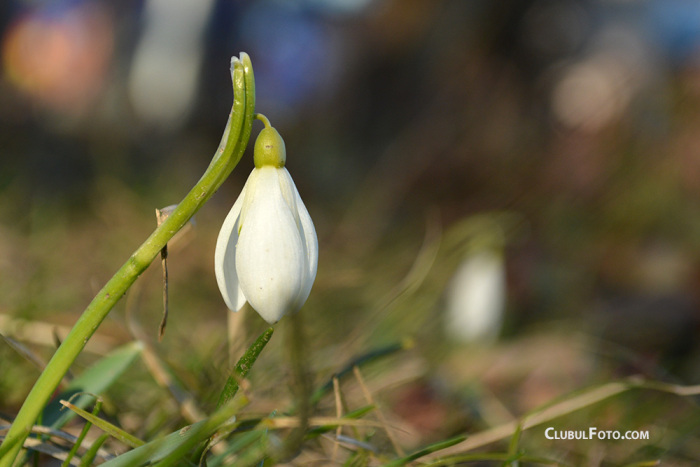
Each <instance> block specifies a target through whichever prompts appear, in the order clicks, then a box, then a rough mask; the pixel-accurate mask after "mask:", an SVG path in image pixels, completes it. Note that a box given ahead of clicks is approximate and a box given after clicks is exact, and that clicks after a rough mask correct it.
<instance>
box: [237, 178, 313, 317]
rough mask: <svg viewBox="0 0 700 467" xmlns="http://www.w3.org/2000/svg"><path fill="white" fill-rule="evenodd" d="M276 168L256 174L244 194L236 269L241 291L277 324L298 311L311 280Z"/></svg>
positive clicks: (298, 235) (260, 311) (256, 307)
mask: <svg viewBox="0 0 700 467" xmlns="http://www.w3.org/2000/svg"><path fill="white" fill-rule="evenodd" d="M280 170H281V169H277V168H275V167H262V168H260V169H255V170H254V171H253V172H257V177H256V179H255V181H254V183H250V184H249V186H248V190H247V191H246V194H245V198H246V199H245V201H244V208H243V210H244V212H243V223H242V226H241V232H240V238H239V239H238V248H237V249H236V269H237V272H238V278H239V281H240V287H241V290H243V293H244V294H245V297H246V298H247V299H248V301H249V302H250V304H251V306H252V307H253V308H254V309H255V310H256V311H257V312H258V313H259V314H260V316H262V317H263V318H264V319H265V320H266V321H267V322H269V323H275V322H277V321H279V320H280V319H281V318H282V316H284V315H285V314H286V313H288V312H290V311H297V310H296V309H293V308H294V307H296V306H297V298H298V296H299V290H300V289H301V288H302V283H303V281H304V277H305V275H306V269H307V268H306V263H307V261H306V256H305V254H304V245H305V243H306V242H305V241H302V238H301V235H300V232H299V229H298V228H297V222H296V220H295V216H294V213H293V211H292V209H291V208H290V206H289V204H288V203H287V201H286V200H285V197H284V196H283V194H282V187H281V185H280V181H279V175H278V172H279V171H280Z"/></svg>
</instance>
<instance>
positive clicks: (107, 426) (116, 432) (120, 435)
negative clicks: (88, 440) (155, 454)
mask: <svg viewBox="0 0 700 467" xmlns="http://www.w3.org/2000/svg"><path fill="white" fill-rule="evenodd" d="M61 404H63V405H64V406H65V407H68V408H69V409H71V410H72V411H73V412H75V413H76V414H78V415H80V416H81V417H83V418H84V419H85V420H87V421H88V422H90V423H92V424H93V425H95V426H96V427H98V428H99V429H100V430H102V431H104V432H105V433H109V434H110V435H111V436H112V437H114V438H116V439H118V440H119V441H121V442H122V443H124V444H126V445H127V446H131V447H132V448H136V447H139V446H143V445H144V444H146V443H145V441H142V440H140V439H138V438H137V437H136V436H134V435H132V434H131V433H127V432H126V431H124V430H122V429H121V428H119V427H117V426H114V425H112V424H111V423H109V422H108V421H106V420H103V419H101V418H100V417H97V416H95V415H93V414H91V413H90V412H88V411H86V410H83V409H81V408H80V407H76V406H75V405H73V404H71V403H70V402H67V401H64V400H62V401H61Z"/></svg>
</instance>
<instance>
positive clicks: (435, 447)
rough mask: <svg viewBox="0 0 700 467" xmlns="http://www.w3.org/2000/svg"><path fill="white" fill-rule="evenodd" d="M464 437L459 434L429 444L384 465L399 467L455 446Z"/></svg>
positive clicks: (385, 466) (386, 466)
mask: <svg viewBox="0 0 700 467" xmlns="http://www.w3.org/2000/svg"><path fill="white" fill-rule="evenodd" d="M464 439H465V437H464V436H458V437H456V438H452V439H448V440H446V441H440V442H439V443H434V444H431V445H429V446H426V447H424V448H423V449H420V450H418V451H416V452H414V453H411V454H409V455H407V456H405V457H402V458H401V459H396V460H394V461H392V462H389V463H388V464H385V465H384V467H397V466H400V465H406V464H408V463H409V462H412V461H414V460H416V459H418V458H420V457H423V456H427V455H428V454H432V453H434V452H437V451H441V450H443V449H447V448H449V447H450V446H454V445H455V444H458V443H461V442H462V441H464Z"/></svg>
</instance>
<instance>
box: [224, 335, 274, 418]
mask: <svg viewBox="0 0 700 467" xmlns="http://www.w3.org/2000/svg"><path fill="white" fill-rule="evenodd" d="M273 332H275V330H274V329H273V328H271V327H270V328H267V329H266V330H265V332H263V333H262V334H260V336H259V337H258V338H257V339H256V340H255V342H253V345H251V346H250V347H249V348H248V350H247V351H246V353H245V354H243V356H242V357H241V358H240V359H239V360H238V362H237V363H236V367H235V368H234V369H233V373H232V374H231V376H229V378H228V380H227V381H226V385H225V386H224V390H223V391H221V395H220V396H219V402H218V403H217V404H216V408H217V409H219V408H221V407H222V406H224V405H225V404H226V403H227V402H228V401H230V400H231V399H232V398H233V396H235V395H236V392H238V386H239V382H240V381H241V380H242V379H243V378H245V377H246V376H247V375H248V372H249V371H250V369H251V368H252V367H253V364H254V363H255V361H256V360H257V359H258V356H259V355H260V352H262V349H264V348H265V346H266V345H267V343H268V342H270V338H271V337H272V333H273Z"/></svg>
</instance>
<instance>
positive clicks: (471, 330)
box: [445, 248, 506, 343]
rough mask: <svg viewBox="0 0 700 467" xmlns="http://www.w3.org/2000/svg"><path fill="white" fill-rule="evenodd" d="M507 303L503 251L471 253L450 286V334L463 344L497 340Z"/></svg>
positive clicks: (448, 291)
mask: <svg viewBox="0 0 700 467" xmlns="http://www.w3.org/2000/svg"><path fill="white" fill-rule="evenodd" d="M505 304H506V273H505V264H504V259H503V253H502V252H501V251H498V250H494V249H491V248H482V249H478V250H475V251H472V252H470V253H468V254H467V256H466V258H465V259H464V260H463V261H462V263H461V264H460V265H459V267H458V268H457V271H456V272H455V274H454V275H453V276H452V280H451V281H450V283H449V284H448V287H447V292H446V308H447V310H446V311H447V316H446V320H445V326H446V332H447V335H448V336H450V337H451V338H452V339H454V340H455V341H458V342H462V343H473V342H481V343H486V342H491V341H494V340H495V339H496V338H497V337H498V335H499V333H500V331H501V326H502V324H503V312H504V308H505Z"/></svg>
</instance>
